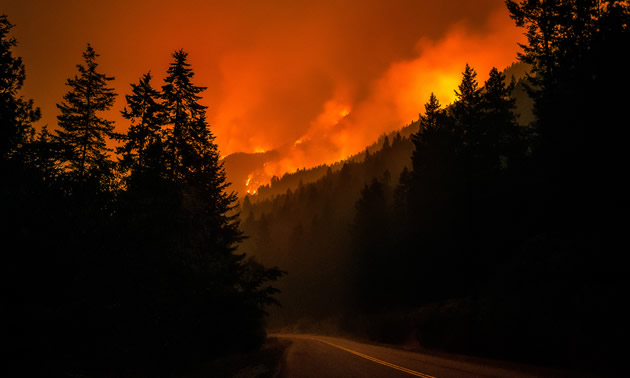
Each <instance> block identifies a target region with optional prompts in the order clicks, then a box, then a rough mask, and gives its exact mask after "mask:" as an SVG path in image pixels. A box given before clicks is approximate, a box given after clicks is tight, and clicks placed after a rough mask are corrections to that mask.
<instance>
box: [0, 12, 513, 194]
mask: <svg viewBox="0 0 630 378" xmlns="http://www.w3.org/2000/svg"><path fill="white" fill-rule="evenodd" d="M4 8H6V9H3V11H4V12H6V13H7V14H9V15H10V16H11V20H12V22H13V23H15V24H16V25H17V26H16V28H15V32H16V37H17V38H18V41H19V42H20V44H19V45H18V49H17V51H16V53H17V54H18V55H20V56H22V57H23V60H24V63H25V65H26V69H27V74H28V78H27V80H26V82H25V86H24V93H23V95H24V96H25V97H26V98H33V99H34V100H35V104H36V105H37V106H40V107H41V109H42V114H43V118H42V121H41V122H40V123H41V124H42V125H44V124H48V125H49V128H50V129H54V128H55V126H56V116H57V115H58V109H57V107H56V105H55V104H56V103H58V102H60V101H61V99H62V96H63V94H64V93H65V92H66V90H67V88H65V87H64V85H63V83H64V82H65V80H66V79H67V78H69V77H71V75H73V74H74V72H75V68H76V64H77V63H80V60H81V53H82V51H83V50H84V49H85V44H86V43H87V42H90V44H91V45H92V46H93V47H94V48H95V50H96V51H97V53H99V54H100V57H99V64H100V68H101V70H102V72H103V73H106V74H108V75H112V76H115V77H116V80H115V81H114V82H113V86H114V87H115V89H116V92H117V93H118V94H119V96H118V98H117V100H116V104H115V106H114V109H112V111H111V112H110V114H109V118H110V119H112V120H113V121H115V125H116V128H117V129H116V131H118V132H125V131H126V130H127V127H128V126H129V123H128V121H126V120H124V119H122V117H121V116H120V111H121V110H122V109H123V108H124V106H125V96H124V95H126V94H129V92H130V86H129V84H130V83H135V82H137V80H138V78H139V77H140V76H141V75H142V74H144V73H146V72H147V71H149V70H150V71H151V73H152V74H153V76H154V81H153V86H154V87H155V88H156V89H160V88H161V86H162V85H163V84H164V83H163V81H162V80H163V78H164V76H165V71H166V69H167V67H168V64H169V62H170V61H171V54H172V53H173V51H175V50H178V49H184V50H185V51H187V52H188V53H189V62H190V64H191V67H192V68H193V70H194V72H195V76H194V78H193V82H194V84H196V85H199V86H205V87H207V88H208V89H207V90H206V91H204V92H203V93H201V96H202V97H203V99H202V100H201V102H202V104H204V105H207V106H208V114H207V119H208V121H209V123H210V125H211V131H212V133H213V135H214V136H215V137H216V139H215V142H216V143H217V144H218V146H219V150H220V155H221V156H228V155H230V154H232V153H236V152H249V153H252V152H258V153H263V152H265V153H270V152H274V153H275V152H277V154H275V155H274V157H273V160H272V161H268V163H267V164H266V165H265V166H264V167H262V168H259V169H258V170H257V171H256V172H251V174H252V178H251V182H249V183H248V187H249V188H251V187H253V186H255V185H257V184H265V183H268V182H269V180H270V178H271V177H272V176H273V175H276V176H282V175H283V174H284V173H285V172H287V171H294V170H296V169H298V168H308V167H312V166H316V165H319V164H322V163H332V162H335V161H338V160H341V159H344V158H347V157H348V156H349V155H352V154H356V153H358V152H360V151H362V150H363V149H364V148H365V146H367V145H368V144H371V143H373V142H374V141H376V140H377V139H378V137H379V136H381V135H382V134H383V133H385V132H389V131H392V130H395V129H397V128H400V127H402V126H404V125H406V124H408V123H409V122H410V121H412V120H415V119H417V118H418V113H419V112H421V111H422V110H423V106H424V103H425V102H426V100H427V99H428V97H429V94H430V93H431V92H434V93H435V94H436V96H437V98H438V99H439V101H440V102H441V103H442V104H443V105H447V104H449V103H451V102H452V101H453V99H454V92H453V90H454V89H455V88H456V86H457V83H458V82H459V78H460V74H461V71H462V70H463V69H464V66H465V64H466V63H467V62H468V63H470V65H471V66H472V67H474V68H475V69H476V70H477V72H478V73H479V77H478V78H479V81H480V83H483V80H484V79H485V78H486V76H487V73H488V71H489V70H490V68H491V67H492V66H496V67H497V68H499V69H502V68H504V67H506V66H508V65H509V64H511V63H513V62H514V61H515V60H516V52H517V51H518V49H519V48H518V45H517V43H518V42H523V40H524V38H523V36H522V31H521V30H519V29H518V28H516V27H515V25H514V23H513V21H512V20H511V19H510V18H509V16H508V12H507V10H506V7H505V4H504V2H503V1H500V0H478V1H474V2H471V1H467V0H445V1H441V2H435V1H423V0H417V1H406V0H405V1H401V2H396V4H391V3H388V2H384V1H381V0H363V1H358V0H357V1H344V2H336V1H333V2H288V3H284V2H281V3H278V2H248V3H247V5H243V4H239V3H234V2H199V1H191V0H183V2H178V3H174V2H171V1H166V0H155V1H152V2H150V3H149V2H144V1H132V2H108V3H101V2H80V3H77V2H50V1H44V0H32V1H29V2H9V4H7V5H6V6H5V7H4ZM53 13H54V14H55V15H56V16H55V17H50V15H51V14H53ZM105 30H106V31H107V32H104V31H105ZM44 31H45V32H44ZM60 41H63V42H60ZM238 182H239V183H240V185H239V186H238V187H239V191H241V192H243V186H244V185H245V180H244V176H242V175H241V176H240V177H239V180H238ZM249 190H251V189H249ZM241 194H242V193H241Z"/></svg>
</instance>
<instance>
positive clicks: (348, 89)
mask: <svg viewBox="0 0 630 378" xmlns="http://www.w3.org/2000/svg"><path fill="white" fill-rule="evenodd" d="M522 39H523V37H522V35H521V33H520V32H519V31H518V30H517V29H516V28H515V27H514V25H513V23H512V21H511V20H510V19H509V17H508V16H507V12H506V11H504V10H500V11H495V12H493V13H491V14H490V15H489V16H488V18H487V20H486V24H485V25H484V27H483V28H479V27H475V28H472V27H471V26H469V25H468V24H466V23H463V22H462V23H458V24H454V25H452V27H451V29H450V30H449V31H448V32H447V33H446V34H445V35H444V36H443V37H442V38H440V39H431V38H421V39H420V40H418V41H417V43H416V44H415V49H414V54H413V56H411V57H410V58H408V59H403V60H398V61H393V62H391V63H390V64H389V67H388V68H387V69H386V70H385V71H384V73H382V74H381V75H380V76H379V77H377V78H376V79H373V80H371V81H370V83H369V85H368V87H367V90H366V92H365V95H363V96H362V97H360V98H357V96H356V95H355V94H356V92H357V88H356V87H353V86H352V84H351V83H349V82H348V81H347V80H343V79H342V80H339V81H336V80H335V78H334V77H330V78H328V79H329V83H331V85H332V86H333V88H332V91H331V92H332V94H331V95H330V96H329V97H327V98H326V97H324V98H322V97H320V98H318V100H319V101H318V102H319V106H318V109H317V112H316V113H311V114H312V117H311V120H310V122H308V123H307V124H306V125H295V126H294V127H287V128H283V127H280V128H279V129H280V130H281V133H282V137H283V138H286V137H287V136H290V137H291V139H290V141H288V142H285V143H284V144H277V143H276V144H274V141H278V140H279V136H278V135H276V134H275V131H276V130H274V129H273V128H271V129H262V130H260V133H251V134H250V136H249V137H247V138H245V137H244V136H241V137H236V138H234V135H230V137H229V138H228V139H229V140H231V141H237V140H238V141H241V142H242V141H245V140H247V141H248V142H249V143H250V144H249V145H248V146H244V148H245V149H246V150H247V149H249V151H252V152H253V151H255V149H256V148H261V149H264V150H268V149H271V148H276V149H278V151H279V152H280V154H279V155H278V158H277V160H275V161H269V162H267V163H266V164H265V166H264V167H263V168H262V169H260V170H258V171H257V172H254V176H253V177H256V181H255V182H251V183H250V186H248V188H252V187H254V186H253V185H255V184H264V183H266V182H268V180H269V179H270V178H271V177H272V176H273V175H277V176H281V175H282V174H283V173H284V172H291V171H295V170H296V169H298V168H303V167H305V168H308V167H311V166H316V165H319V164H322V163H327V164H330V163H333V162H336V161H339V160H342V159H345V158H347V157H348V156H350V155H352V154H356V153H358V152H360V151H361V150H363V149H364V148H365V147H366V146H367V145H369V144H371V143H373V142H375V141H376V140H377V139H378V137H379V136H381V135H382V134H384V133H387V132H390V131H392V130H396V129H398V128H401V127H402V126H404V125H406V124H408V123H409V122H410V121H412V120H415V119H417V118H418V115H419V113H420V112H421V111H423V109H424V104H425V103H426V101H427V100H428V98H429V95H430V93H432V92H433V93H435V95H436V96H437V98H438V100H439V101H440V102H441V103H442V104H443V105H447V104H449V103H451V102H452V101H454V99H455V89H457V85H458V84H459V82H460V80H461V72H462V71H463V70H464V67H465V65H466V64H467V63H468V64H470V65H471V66H472V67H473V68H475V69H476V70H477V72H478V80H479V83H480V85H483V82H484V81H485V80H486V79H487V76H488V72H489V71H490V69H491V68H492V67H497V68H499V69H503V68H505V67H507V66H509V65H510V64H511V63H513V62H514V61H515V60H516V51H517V49H518V46H517V42H522ZM229 66H230V68H231V69H235V66H234V65H233V64H230V65H229ZM235 72H238V73H239V74H240V75H241V76H240V77H239V79H241V80H242V79H245V80H251V81H252V82H255V83H256V84H261V85H262V87H265V85H268V86H269V87H266V88H261V86H258V87H257V86H253V87H252V90H251V91H249V92H248V93H247V94H246V95H245V97H243V96H239V95H237V94H234V97H233V101H234V102H235V103H237V104H240V105H241V106H242V107H241V108H240V109H238V110H240V111H236V112H232V111H229V110H228V109H231V107H228V108H225V109H224V110H225V111H226V112H225V113H222V114H221V116H220V118H218V119H217V123H218V124H220V125H227V124H228V123H229V122H230V121H231V122H236V120H238V119H243V118H240V117H246V116H247V114H246V113H244V112H245V109H250V111H251V109H255V108H256V105H258V104H259V103H261V102H257V101H260V99H261V98H263V97H264V96H265V94H273V93H276V94H277V93H281V91H282V86H281V88H280V89H278V88H274V87H273V86H276V85H277V84H279V83H282V82H283V80H281V78H280V77H274V76H272V77H266V78H264V77H261V76H260V75H258V74H256V73H251V74H248V73H246V74H245V75H243V71H242V70H241V69H235ZM225 73H228V71H225ZM228 76H229V75H228ZM282 77H283V78H284V82H291V81H293V80H300V79H303V78H300V77H299V74H298V73H297V72H291V70H289V71H287V72H283V74H282ZM264 79H271V80H267V81H263V82H262V83H261V82H260V81H256V80H264ZM248 96H252V97H248ZM295 96H297V97H299V96H300V93H299V92H298V93H296V94H295ZM243 101H245V104H247V105H246V106H243V105H244V103H243ZM247 101H249V102H247ZM252 104H253V106H252ZM285 104H287V107H289V106H290V104H291V101H290V100H289V101H287V102H285ZM310 110H311V112H312V110H313V109H310ZM278 111H279V112H282V109H278ZM286 120H287V119H284V120H283V119H280V120H278V119H275V120H274V121H275V122H276V124H282V122H283V121H286ZM262 121H263V120H261V125H262V124H267V125H270V124H274V123H273V121H271V120H264V122H262ZM247 131H248V132H251V128H248V129H247ZM280 140H282V139H280ZM285 140H286V139H285ZM226 143H227V144H224V145H228V146H229V142H226Z"/></svg>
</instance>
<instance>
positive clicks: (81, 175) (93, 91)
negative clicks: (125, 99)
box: [57, 44, 117, 182]
mask: <svg viewBox="0 0 630 378" xmlns="http://www.w3.org/2000/svg"><path fill="white" fill-rule="evenodd" d="M98 56H99V55H98V54H97V53H96V52H95V51H94V49H93V48H92V46H90V44H88V46H87V49H86V50H85V52H84V53H83V59H84V60H85V64H78V65H77V69H78V71H79V73H78V75H75V77H74V78H71V79H68V81H67V83H66V85H68V86H69V87H70V88H71V89H70V91H69V92H68V93H66V94H65V95H64V96H63V99H64V100H63V101H62V102H61V104H57V107H58V108H59V110H60V111H61V114H60V115H59V116H58V117H57V119H58V121H59V126H60V127H61V130H58V131H57V138H58V140H59V141H60V143H61V144H62V146H63V148H64V149H65V156H64V158H63V160H64V163H65V164H67V169H68V170H69V174H70V176H71V178H72V179H74V180H78V181H80V182H83V181H86V180H88V179H95V180H96V181H97V182H98V181H100V180H101V179H102V178H103V176H105V175H106V174H107V173H108V172H109V169H110V168H111V161H110V159H109V156H108V152H110V151H111V149H110V148H108V147H107V143H108V140H109V139H110V138H114V137H116V134H115V133H114V122H113V121H109V120H107V119H105V118H102V117H101V116H99V113H100V112H104V111H107V110H109V109H111V107H112V106H113V105H114V101H115V99H116V96H117V94H116V93H114V89H113V88H110V87H108V86H107V84H108V82H110V81H112V80H114V78H113V77H110V76H107V75H105V74H102V73H99V72H98V63H97V62H96V58H97V57H98Z"/></svg>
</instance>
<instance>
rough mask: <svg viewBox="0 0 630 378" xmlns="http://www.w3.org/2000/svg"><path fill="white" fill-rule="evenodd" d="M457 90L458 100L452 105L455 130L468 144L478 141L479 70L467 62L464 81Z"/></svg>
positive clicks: (463, 76) (464, 142)
mask: <svg viewBox="0 0 630 378" xmlns="http://www.w3.org/2000/svg"><path fill="white" fill-rule="evenodd" d="M457 88H458V90H455V96H456V101H455V103H454V104H453V106H452V110H451V113H452V116H453V119H454V121H455V130H454V131H455V132H456V133H457V135H458V137H459V138H461V141H462V143H463V144H464V145H465V146H466V145H467V146H470V145H471V144H474V143H476V139H477V137H478V135H479V133H480V130H479V121H480V120H479V118H480V110H481V109H480V105H481V88H479V83H478V82H477V72H476V71H475V69H474V68H472V67H470V65H468V63H466V68H465V69H464V72H463V73H462V81H461V83H460V84H459V86H458V87H457Z"/></svg>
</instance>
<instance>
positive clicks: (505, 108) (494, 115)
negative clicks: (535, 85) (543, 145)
mask: <svg viewBox="0 0 630 378" xmlns="http://www.w3.org/2000/svg"><path fill="white" fill-rule="evenodd" d="M514 85H515V84H514V80H512V81H511V82H510V83H509V84H506V80H505V75H503V74H502V73H501V72H499V70H497V69H496V68H494V67H493V68H492V69H491V70H490V75H489V78H488V80H487V81H486V82H485V85H484V92H483V95H482V108H483V109H482V115H481V116H482V130H481V134H480V135H479V137H480V138H481V139H480V141H479V147H480V149H481V150H482V151H480V152H479V155H480V156H481V157H482V159H483V160H484V161H483V162H482V165H483V166H484V167H486V168H487V169H491V170H496V169H499V168H501V167H503V168H505V167H507V165H508V164H510V163H513V162H514V160H515V159H516V158H518V157H522V156H523V155H524V153H525V152H524V143H523V140H522V138H523V137H524V132H523V131H522V129H523V128H522V127H520V126H519V125H518V122H517V116H516V114H515V110H516V100H515V99H514V98H512V97H511V94H512V90H513V89H514ZM509 160H512V161H511V162H510V161H509Z"/></svg>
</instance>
